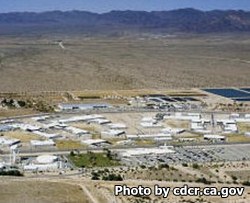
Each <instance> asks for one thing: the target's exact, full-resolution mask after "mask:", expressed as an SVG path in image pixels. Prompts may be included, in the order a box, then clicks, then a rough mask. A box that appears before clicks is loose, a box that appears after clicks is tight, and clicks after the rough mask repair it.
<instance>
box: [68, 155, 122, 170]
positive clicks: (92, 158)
mask: <svg viewBox="0 0 250 203" xmlns="http://www.w3.org/2000/svg"><path fill="white" fill-rule="evenodd" d="M69 158H70V160H71V161H72V162H73V163H74V164H75V165H76V166H77V167H87V168H91V167H111V166H118V165H120V164H119V162H118V161H116V160H114V159H113V158H111V156H109V155H108V153H92V152H88V153H87V154H79V155H78V154H72V153H71V154H70V155H69Z"/></svg>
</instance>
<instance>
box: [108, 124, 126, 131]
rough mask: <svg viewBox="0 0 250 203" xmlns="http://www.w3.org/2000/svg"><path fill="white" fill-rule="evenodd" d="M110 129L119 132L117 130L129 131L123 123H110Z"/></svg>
mask: <svg viewBox="0 0 250 203" xmlns="http://www.w3.org/2000/svg"><path fill="white" fill-rule="evenodd" d="M108 127H109V128H110V129H114V130H117V129H127V126H126V125H125V124H123V123H110V124H108Z"/></svg>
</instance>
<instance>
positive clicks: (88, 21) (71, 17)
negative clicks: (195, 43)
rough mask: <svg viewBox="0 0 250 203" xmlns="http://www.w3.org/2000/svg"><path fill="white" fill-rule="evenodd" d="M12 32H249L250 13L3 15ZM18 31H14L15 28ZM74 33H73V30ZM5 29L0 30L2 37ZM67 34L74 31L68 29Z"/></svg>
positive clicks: (1, 22) (1, 19) (2, 22)
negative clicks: (89, 29)
mask: <svg viewBox="0 0 250 203" xmlns="http://www.w3.org/2000/svg"><path fill="white" fill-rule="evenodd" d="M1 26H4V27H5V29H6V30H7V33H8V28H12V29H10V30H12V31H13V30H16V29H22V27H29V28H30V29H31V31H34V30H35V31H37V32H39V31H41V30H42V29H46V28H47V29H48V31H51V32H53V27H55V28H54V29H57V30H58V29H64V28H66V27H76V28H78V29H76V30H74V29H73V30H74V31H75V32H77V31H78V32H79V30H84V29H85V28H87V30H88V28H95V29H97V30H99V31H102V30H109V31H110V30H113V29H118V30H119V29H121V30H130V29H134V28H136V29H140V31H142V32H143V31H144V30H150V31H156V32H163V31H162V30H164V32H172V33H175V32H183V33H212V32H218V33H223V32H249V31H250V11H243V10H212V11H201V10H196V9H193V8H186V9H177V10H170V11H131V10H125V11H117V10H114V11H110V12H107V13H101V14H99V13H93V12H89V11H78V10H73V11H46V12H41V13H36V12H11V13H0V28H1ZM13 28H14V29H13ZM73 30H72V31H73ZM85 31H86V30H85ZM2 32H3V29H0V34H2ZM66 32H70V30H67V31H66Z"/></svg>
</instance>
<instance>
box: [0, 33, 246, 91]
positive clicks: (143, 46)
mask: <svg viewBox="0 0 250 203" xmlns="http://www.w3.org/2000/svg"><path fill="white" fill-rule="evenodd" d="M59 39H62V40H63V46H64V47H65V49H63V48H62V47H61V46H59V44H58V43H56V42H55V41H56V40H59ZM249 45H250V39H249V37H248V36H247V35H241V36H238V35H225V36H189V37H187V36H185V37H183V36H182V37H168V38H157V39H156V38H85V37H81V36H41V37H24V38H17V37H11V36H8V37H5V36H1V37H0V81H1V85H0V91H2V92H4V91H7V92H13V91H15V92H16V91H48V90H49V91H52V90H85V89H89V90H105V89H111V90H112V89H144V88H152V89H153V88H155V89H160V88H161V89H163V88H189V87H219V86H249V85H250V80H249V77H250V55H249V51H250V46H249Z"/></svg>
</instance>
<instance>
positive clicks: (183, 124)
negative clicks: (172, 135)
mask: <svg viewBox="0 0 250 203" xmlns="http://www.w3.org/2000/svg"><path fill="white" fill-rule="evenodd" d="M165 123H166V124H167V125H169V126H170V127H172V128H185V129H187V128H189V125H190V124H189V122H188V121H180V120H173V119H171V120H166V121H165Z"/></svg>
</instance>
